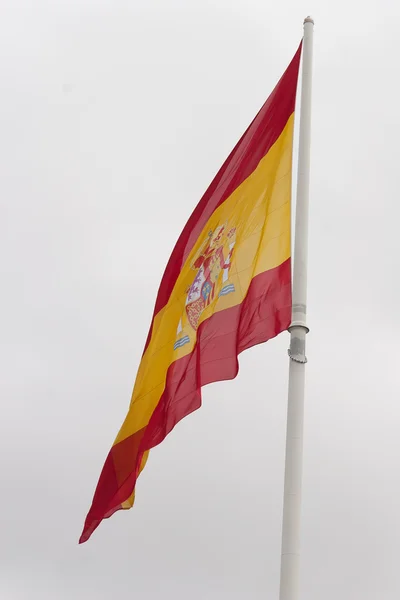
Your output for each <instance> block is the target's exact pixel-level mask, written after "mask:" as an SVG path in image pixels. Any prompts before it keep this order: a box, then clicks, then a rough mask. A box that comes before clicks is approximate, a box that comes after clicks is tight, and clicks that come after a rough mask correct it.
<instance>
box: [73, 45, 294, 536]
mask: <svg viewBox="0 0 400 600" xmlns="http://www.w3.org/2000/svg"><path fill="white" fill-rule="evenodd" d="M300 54H301V45H300V47H299V49H298V51H297V53H296V54H295V56H294V58H293V60H292V62H291V63H290V65H289V67H288V68H287V70H286V72H285V73H284V75H283V76H282V78H281V79H280V81H279V83H278V84H277V86H276V88H275V89H274V91H273V93H272V94H271V96H270V97H269V99H268V100H267V102H266V103H265V104H264V106H263V107H262V109H261V110H260V112H259V113H258V115H257V116H256V118H255V119H254V121H253V122H252V123H251V125H250V126H249V128H248V129H247V130H246V132H245V133H244V135H243V136H242V138H241V139H240V140H239V142H238V143H237V145H236V146H235V148H234V149H233V151H232V152H231V154H230V155H229V157H228V158H227V160H226V161H225V163H224V165H223V166H222V168H221V169H220V171H219V172H218V174H217V176H216V177H215V179H214V181H213V182H212V183H211V185H210V187H209V188H208V190H207V191H206V193H205V194H204V196H203V198H202V199H201V200H200V202H199V204H198V205H197V207H196V208H195V210H194V212H193V214H192V216H191V217H190V219H189V221H188V222H187V224H186V226H185V228H184V230H183V231H182V233H181V235H180V237H179V240H178V242H177V244H176V246H175V248H174V250H173V252H172V255H171V258H170V260H169V262H168V265H167V267H166V270H165V273H164V276H163V279H162V281H161V285H160V288H159V292H158V296H157V300H156V304H155V310H154V316H153V320H152V323H151V326H150V331H149V335H148V338H147V342H146V345H145V349H144V353H143V357H142V361H141V363H140V366H139V370H138V374H137V377H136V382H135V386H134V390H133V394H132V400H131V404H130V408H129V411H128V414H127V416H126V419H125V421H124V423H123V425H122V427H121V430H120V432H119V433H118V436H117V438H116V440H115V442H114V444H113V446H112V448H111V450H110V452H109V454H108V457H107V459H106V462H105V464H104V467H103V471H102V473H101V476H100V480H99V482H98V485H97V489H96V492H95V495H94V499H93V503H92V506H91V509H90V511H89V513H88V515H87V518H86V522H85V526H84V530H83V533H82V536H81V538H80V542H81V543H82V542H85V541H86V540H88V539H89V537H90V536H91V534H92V533H93V531H94V530H95V529H96V527H97V526H98V525H99V524H100V522H101V521H102V520H103V519H105V518H107V517H110V516H111V515H112V514H113V513H114V512H115V511H117V510H119V509H127V508H131V507H132V505H133V502H134V496H135V487H136V481H137V478H138V476H139V474H140V472H141V471H142V469H143V468H144V466H145V464H146V460H147V458H148V454H149V450H150V449H151V448H153V447H154V446H156V445H157V444H159V443H160V442H162V440H163V439H164V438H165V436H166V435H167V434H168V433H169V432H170V431H171V430H172V429H173V427H174V426H175V425H176V424H177V423H178V421H180V420H181V419H182V418H183V417H185V416H186V415H188V414H190V413H191V412H193V411H194V410H196V409H197V408H199V407H200V405H201V387H202V386H204V385H206V384H208V383H211V382H214V381H221V380H225V379H233V378H234V377H235V376H236V375H237V372H238V355H239V354H240V352H243V350H246V348H250V347H251V346H254V345H255V344H259V343H261V342H265V341H267V340H268V339H270V338H272V337H274V336H276V335H277V334H278V333H280V332H282V331H284V330H286V329H287V328H288V327H289V325H290V319H291V309H292V297H291V265H290V246H291V236H290V223H291V211H290V205H291V203H290V199H291V182H292V178H291V175H292V144H293V120H294V108H295V100H296V89H297V78H298V71H299V62H300Z"/></svg>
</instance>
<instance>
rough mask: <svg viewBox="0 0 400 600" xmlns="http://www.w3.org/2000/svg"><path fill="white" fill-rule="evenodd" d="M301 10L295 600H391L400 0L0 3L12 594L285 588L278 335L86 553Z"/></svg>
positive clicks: (208, 597) (0, 495) (247, 362)
mask: <svg viewBox="0 0 400 600" xmlns="http://www.w3.org/2000/svg"><path fill="white" fill-rule="evenodd" d="M309 13H311V14H312V15H313V16H314V18H315V22H316V28H315V47H314V50H315V63H314V67H315V68H314V94H313V138H312V185H311V211H310V265H309V322H310V326H311V333H310V335H309V336H308V357H309V364H308V367H307V395H306V418H305V448H304V497H303V548H302V550H303V557H302V592H301V600H320V599H321V598H324V600H338V598H340V600H354V599H355V598H362V599H363V600H398V598H399V597H400V581H399V578H398V570H399V559H400V551H399V543H398V540H399V536H400V519H399V516H398V507H399V500H400V481H399V467H400V438H399V435H398V431H399V419H400V408H399V406H398V401H399V392H400V383H399V378H398V360H396V359H398V338H399V334H400V321H399V317H398V307H399V302H400V287H399V282H398V268H399V259H398V255H399V253H398V248H399V241H398V237H397V236H398V220H399V212H400V211H399V208H398V202H399V173H400V170H399V166H398V156H399V150H398V139H399V129H400V118H399V105H400V86H399V77H398V72H399V68H398V57H399V41H398V32H399V28H400V4H399V3H398V2H397V1H395V0H391V1H389V0H381V1H380V2H377V1H376V2H365V1H363V2H360V1H359V0H356V1H354V2H352V3H349V2H343V1H341V0H339V1H337V2H335V3H332V2H327V1H326V0H324V1H322V0H318V1H317V0H310V1H309V2H308V3H306V2H304V1H303V0H300V1H299V0H296V1H295V0H292V1H290V2H288V1H282V2H280V3H277V2H275V3H268V2H266V1H265V0H262V1H261V0H214V1H213V2H211V1H208V2H207V1H204V0H203V1H202V2H201V3H200V2H193V1H192V0H186V1H183V0H182V1H180V2H179V1H177V0H175V1H167V0H158V1H157V0H146V1H145V0H141V1H136V2H135V1H134V0H131V1H128V0H126V1H122V0H113V1H111V0H110V1H108V2H105V1H100V0H92V1H89V0H74V1H71V0H70V1H68V2H67V1H66V0H63V1H61V0H59V1H57V2H54V1H53V2H51V1H50V0H48V1H47V2H45V1H44V0H36V1H35V2H32V1H30V2H28V1H26V2H24V1H22V0H3V2H2V7H1V21H0V73H1V77H0V90H1V94H0V161H1V168H0V203H1V204H0V206H1V222H0V268H1V307H2V310H1V342H0V344H1V346H0V364H1V369H0V370H1V378H0V403H1V420H0V470H1V478H0V597H1V598H2V600H36V599H40V600H54V599H57V600H64V599H65V600H66V599H68V600H70V599H71V598H73V599H74V600H83V599H84V600H91V599H93V600H94V599H96V600H99V599H101V600H103V599H104V600H106V599H107V600H108V599H109V598H118V597H122V596H126V595H129V596H132V597H134V598H141V600H158V599H163V600H164V599H173V600H186V599H187V598H190V600H223V599H229V600H236V599H237V600H239V599H240V600H243V599H247V598H248V599H254V600H258V599H259V600H262V599H266V598H271V599H274V598H277V597H278V587H279V559H280V556H279V555H280V530H281V512H282V492H283V462H284V438H285V418H286V395H287V369H288V364H287V363H288V359H287V355H286V350H287V346H288V336H287V334H283V335H282V336H280V337H279V338H278V339H276V340H274V341H272V342H269V343H268V344H265V345H263V346H259V347H256V348H254V349H253V350H250V351H248V352H246V353H245V354H243V355H242V357H241V372H240V374H239V377H238V378H237V380H235V381H233V382H227V383H220V384H215V385H213V386H209V387H208V388H205V390H204V392H203V400H204V405H203V407H202V409H201V410H200V411H198V412H197V413H195V414H194V415H192V416H190V417H189V418H187V419H186V420H185V421H183V422H181V423H180V424H179V426H178V427H177V428H176V429H175V430H174V431H173V433H172V434H171V435H170V436H169V437H168V438H167V440H166V441H165V442H164V443H163V444H162V445H161V446H160V447H158V448H157V449H156V450H154V451H153V452H152V454H151V458H150V460H149V462H148V466H147V468H146V470H145V471H144V473H143V474H142V476H141V478H140V482H139V484H138V493H137V503H136V505H135V508H134V509H133V510H131V511H129V512H120V513H118V514H116V515H115V516H114V517H113V518H112V519H111V520H109V521H107V522H104V523H103V524H102V525H101V526H100V528H99V529H98V530H97V531H96V533H95V534H94V535H93V537H92V539H91V540H90V541H89V542H88V543H87V544H85V545H83V546H80V547H79V546H78V545H77V541H78V537H79V535H80V532H81V528H82V524H83V520H84V517H85V515H86V512H87V510H88V508H89V505H90V502H91V499H92V494H93V491H94V487H95V485H96V482H97V479H98V476H99V473H100V469H101V467H102V465H103V462H104V459H105V456H106V454H107V452H108V450H109V448H110V445H111V443H112V442H113V439H114V437H115V435H116V433H117V431H118V429H119V426H120V425H121V423H122V420H123V418H124V416H125V414H126V410H127V408H128V404H129V399H130V394H131V390H132V386H133V381H134V377H135V373H136V369H137V366H138V363H139V360H140V355H141V352H142V349H143V345H144V341H145V338H146V334H147V330H148V326H149V322H150V318H151V313H152V310H153V305H154V301H155V296H156V292H157V289H158V285H159V281H160V278H161V276H162V273H163V270H164V267H165V264H166V261H167V259H168V257H169V254H170V252H171V250H172V247H173V245H174V243H175V241H176V239H177V236H178V235H179V233H180V231H181V229H182V227H183V225H184V224H185V222H186V220H187V218H188V217H189V215H190V213H191V211H192V209H193V208H194V206H195V205H196V203H197V202H198V200H199V199H200V197H201V195H202V194H203V192H204V191H205V189H206V187H207V186H208V184H209V183H210V181H211V179H212V178H213V176H214V174H215V173H216V171H217V170H218V168H219V167H220V166H221V164H222V162H223V160H224V159H225V158H226V156H227V154H228V153H229V151H230V150H231V148H232V147H233V145H234V144H235V143H236V141H237V139H238V138H239V137H240V135H241V134H242V132H243V130H244V129H245V128H246V127H247V125H248V124H249V122H250V121H251V120H252V118H253V117H254V115H255V114H256V112H257V111H258V109H259V108H260V106H261V105H262V104H263V102H264V101H265V99H266V98H267V96H268V95H269V93H270V92H271V91H272V89H273V87H274V85H275V83H276V82H277V80H278V79H279V77H280V76H281V74H282V73H283V71H284V69H285V68H286V66H287V65H288V63H289V61H290V60H291V58H292V56H293V54H294V52H295V50H296V48H297V46H298V43H299V41H300V38H301V35H302V21H303V18H304V17H305V16H306V15H307V14H309Z"/></svg>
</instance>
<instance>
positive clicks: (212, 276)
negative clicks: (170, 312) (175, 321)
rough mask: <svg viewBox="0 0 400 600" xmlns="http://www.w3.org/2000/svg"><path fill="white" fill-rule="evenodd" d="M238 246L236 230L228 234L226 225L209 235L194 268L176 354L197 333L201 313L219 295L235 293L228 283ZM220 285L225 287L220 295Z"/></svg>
mask: <svg viewBox="0 0 400 600" xmlns="http://www.w3.org/2000/svg"><path fill="white" fill-rule="evenodd" d="M235 242H236V229H235V228H232V229H230V230H229V231H227V227H226V224H225V225H220V226H219V227H217V228H216V229H215V230H214V231H210V232H209V234H208V236H207V239H206V240H205V241H204V243H203V244H202V246H201V248H200V250H199V252H198V253H197V256H196V258H195V259H194V261H193V262H192V265H191V268H192V269H193V270H194V271H196V276H195V278H194V280H193V282H192V284H191V285H190V286H189V288H188V289H187V291H186V303H185V313H184V315H183V316H182V318H181V320H180V322H179V326H178V330H177V340H176V342H175V344H174V349H175V350H176V349H177V348H180V347H181V346H184V345H185V344H187V343H188V342H189V341H190V337H189V336H190V332H191V331H192V332H193V331H194V332H195V331H197V328H198V326H199V320H200V317H201V314H202V312H203V311H204V309H205V308H206V307H207V306H209V305H210V304H211V303H212V302H213V301H214V300H215V297H216V295H218V296H226V295H227V294H229V293H231V292H234V291H235V287H234V285H233V284H232V283H229V270H230V267H231V258H232V254H233V249H234V246H235ZM221 283H222V284H223V287H222V289H220V291H219V292H218V290H219V288H220V287H221Z"/></svg>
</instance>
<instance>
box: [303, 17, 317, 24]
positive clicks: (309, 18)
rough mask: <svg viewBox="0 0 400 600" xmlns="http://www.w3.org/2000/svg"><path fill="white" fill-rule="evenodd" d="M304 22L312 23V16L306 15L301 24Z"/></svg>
mask: <svg viewBox="0 0 400 600" xmlns="http://www.w3.org/2000/svg"><path fill="white" fill-rule="evenodd" d="M306 23H312V24H313V25H314V19H313V18H312V17H310V15H309V16H308V17H306V18H305V19H304V23H303V25H305V24H306Z"/></svg>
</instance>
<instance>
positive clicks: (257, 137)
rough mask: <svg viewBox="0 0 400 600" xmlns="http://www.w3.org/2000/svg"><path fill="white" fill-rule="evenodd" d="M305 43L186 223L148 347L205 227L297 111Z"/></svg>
mask: <svg viewBox="0 0 400 600" xmlns="http://www.w3.org/2000/svg"><path fill="white" fill-rule="evenodd" d="M301 46H302V44H300V46H299V48H298V50H297V52H296V54H295V56H294V58H293V60H292V62H291V63H290V65H289V67H288V68H287V69H286V71H285V73H284V74H283V76H282V77H281V79H280V81H279V82H278V84H277V86H276V87H275V89H274V91H273V92H272V94H271V95H270V97H269V98H268V100H267V101H266V103H265V104H264V106H263V107H262V108H261V110H260V112H259V113H258V115H257V116H256V118H255V119H254V120H253V122H252V123H251V125H250V126H249V127H248V129H247V130H246V131H245V133H244V134H243V136H242V137H241V138H240V140H239V142H238V143H237V144H236V146H235V148H234V149H233V150H232V152H231V153H230V155H229V156H228V158H227V159H226V161H225V162H224V164H223V165H222V167H221V169H220V170H219V172H218V173H217V175H216V177H215V178H214V180H213V182H212V183H211V185H210V186H209V188H208V190H207V191H206V193H205V194H204V196H203V197H202V199H201V200H200V202H199V203H198V205H197V206H196V208H195V209H194V211H193V213H192V215H191V217H190V218H189V220H188V222H187V223H186V225H185V227H184V229H183V231H182V233H181V235H180V237H179V239H178V241H177V243H176V245H175V248H174V250H173V251H172V254H171V257H170V259H169V261H168V264H167V267H166V269H165V272H164V276H163V278H162V281H161V284H160V287H159V290H158V295H157V300H156V304H155V308H154V314H153V320H152V322H151V325H150V330H149V334H148V336H147V340H146V345H145V350H146V348H147V346H148V344H149V343H150V339H151V333H152V328H153V322H154V317H155V315H156V314H157V313H158V312H159V311H160V310H161V309H162V308H163V307H164V306H165V305H166V304H167V302H168V300H169V297H170V295H171V292H172V290H173V288H174V285H175V282H176V280H177V278H178V275H179V273H180V271H181V269H182V266H183V264H184V263H185V261H186V259H187V257H188V255H189V253H190V251H191V250H192V248H193V246H194V244H195V243H196V241H197V239H198V237H199V235H200V233H201V231H202V229H203V227H204V226H205V224H206V223H207V221H208V220H209V218H210V216H211V215H212V213H213V212H214V211H215V210H216V208H217V207H218V206H219V205H220V204H222V202H224V201H225V200H226V199H227V198H228V197H229V196H230V195H231V194H232V192H233V191H234V190H235V189H236V188H237V187H239V185H240V184H241V183H243V181H244V180H245V179H247V177H248V176H249V175H250V174H251V173H252V172H253V171H254V170H255V169H256V167H257V165H258V163H259V162H260V160H261V159H262V158H263V157H264V156H265V155H266V154H267V152H268V151H269V150H270V148H271V147H272V146H273V144H274V143H275V142H276V140H277V139H278V137H279V136H280V134H281V133H282V131H283V129H284V127H285V125H286V123H287V121H288V119H289V117H290V115H291V114H292V113H293V112H294V107H295V102H296V89H297V76H298V71H299V64H300V56H301Z"/></svg>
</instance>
